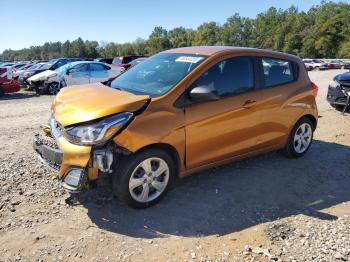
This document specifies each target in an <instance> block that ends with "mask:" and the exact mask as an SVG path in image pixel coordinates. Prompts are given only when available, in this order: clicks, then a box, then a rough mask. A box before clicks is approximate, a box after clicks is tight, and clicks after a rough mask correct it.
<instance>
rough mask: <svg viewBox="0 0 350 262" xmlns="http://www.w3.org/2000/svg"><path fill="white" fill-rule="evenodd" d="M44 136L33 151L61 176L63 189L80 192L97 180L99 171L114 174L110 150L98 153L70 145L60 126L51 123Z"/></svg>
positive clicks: (38, 138) (45, 128)
mask: <svg viewBox="0 0 350 262" xmlns="http://www.w3.org/2000/svg"><path fill="white" fill-rule="evenodd" d="M43 131H44V132H43V134H42V135H36V136H35V137H34V139H33V148H34V150H35V152H36V153H37V155H38V157H39V159H40V160H41V162H43V163H44V165H45V166H47V167H49V168H50V169H51V170H54V171H56V172H58V177H59V179H60V181H61V185H62V187H63V188H65V189H67V190H68V191H70V192H79V191H81V190H82V189H83V188H85V187H88V185H89V182H90V181H93V180H96V179H97V178H98V175H99V171H101V172H103V173H111V172H112V163H113V152H112V150H111V149H110V148H109V147H108V146H105V147H104V148H99V149H94V148H93V147H91V146H80V145H75V144H72V143H70V142H69V141H68V140H67V139H66V138H65V137H63V136H62V135H61V132H60V127H59V125H58V124H57V123H56V122H55V121H54V120H53V119H51V120H50V126H45V127H44V128H43Z"/></svg>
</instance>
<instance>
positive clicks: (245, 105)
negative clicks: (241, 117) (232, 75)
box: [243, 100, 256, 108]
mask: <svg viewBox="0 0 350 262" xmlns="http://www.w3.org/2000/svg"><path fill="white" fill-rule="evenodd" d="M255 103H256V101H254V100H247V101H245V102H244V104H243V108H251V107H252V106H253V105H254V104H255Z"/></svg>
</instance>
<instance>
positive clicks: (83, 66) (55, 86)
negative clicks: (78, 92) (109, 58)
mask: <svg viewBox="0 0 350 262" xmlns="http://www.w3.org/2000/svg"><path fill="white" fill-rule="evenodd" d="M121 73H122V70H121V69H120V68H119V67H115V66H111V65H108V64H105V63H100V62H95V61H78V62H72V63H68V64H66V65H64V66H61V67H60V68H58V69H56V70H54V71H52V70H47V71H44V72H42V73H39V74H37V75H34V76H32V77H30V78H29V79H28V81H29V82H30V83H31V82H42V84H41V85H40V86H39V88H38V90H37V93H39V94H46V93H49V94H51V95H56V94H57V93H58V92H59V91H60V89H61V88H62V87H66V86H71V85H81V84H89V83H98V82H105V81H108V80H110V79H112V78H115V77H117V76H118V75H120V74H121Z"/></svg>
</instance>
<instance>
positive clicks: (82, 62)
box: [69, 61, 107, 66]
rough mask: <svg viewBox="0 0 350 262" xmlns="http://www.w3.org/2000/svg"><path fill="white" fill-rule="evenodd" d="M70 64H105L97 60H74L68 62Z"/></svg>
mask: <svg viewBox="0 0 350 262" xmlns="http://www.w3.org/2000/svg"><path fill="white" fill-rule="evenodd" d="M69 64H70V65H72V66H75V65H78V64H101V65H107V64H106V63H102V62H98V61H74V62H70V63H69Z"/></svg>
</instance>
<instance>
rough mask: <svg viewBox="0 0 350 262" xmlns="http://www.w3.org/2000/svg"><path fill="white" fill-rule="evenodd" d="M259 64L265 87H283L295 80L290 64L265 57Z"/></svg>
mask: <svg viewBox="0 0 350 262" xmlns="http://www.w3.org/2000/svg"><path fill="white" fill-rule="evenodd" d="M261 62H262V68H263V73H264V83H265V87H272V86H278V85H283V84H287V83H291V82H293V81H294V80H295V75H294V72H293V63H292V62H290V61H287V60H282V59H277V58H266V57H263V58H262V59H261Z"/></svg>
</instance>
